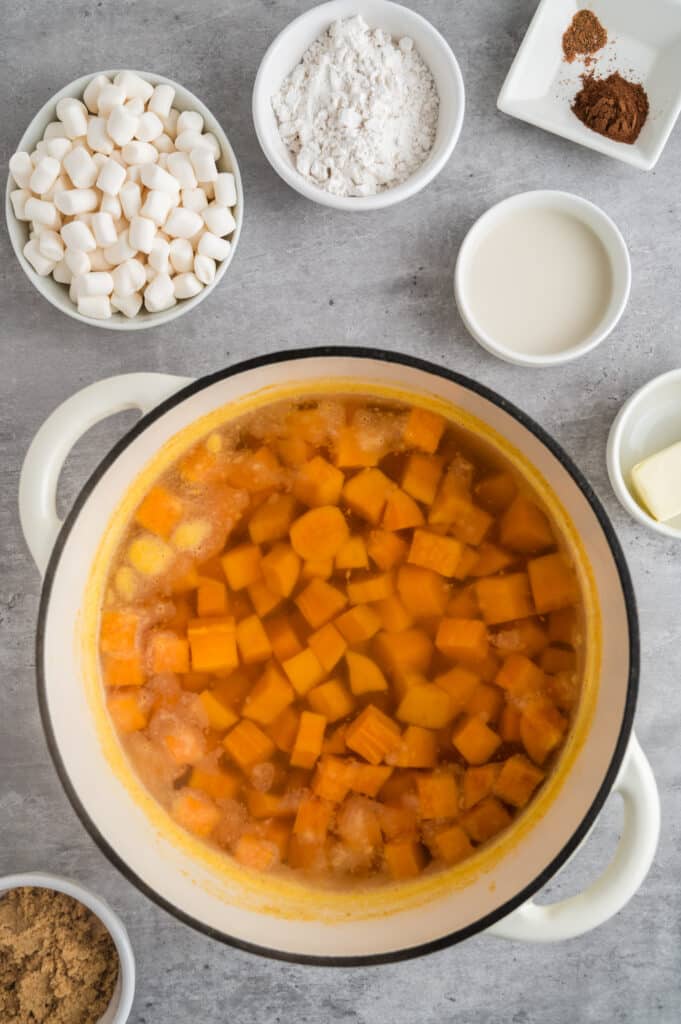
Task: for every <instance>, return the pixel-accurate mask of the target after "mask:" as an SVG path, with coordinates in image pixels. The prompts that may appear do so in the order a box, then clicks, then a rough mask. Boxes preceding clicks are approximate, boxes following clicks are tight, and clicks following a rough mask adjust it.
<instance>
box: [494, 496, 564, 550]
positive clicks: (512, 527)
mask: <svg viewBox="0 0 681 1024" xmlns="http://www.w3.org/2000/svg"><path fill="white" fill-rule="evenodd" d="M499 540H500V541H501V544H502V545H503V546H504V547H506V548H511V549H512V550H513V551H522V552H523V553H524V554H528V555H529V554H533V553H534V552H535V551H543V550H545V549H546V548H552V547H554V545H555V543H556V541H555V539H554V536H553V533H552V531H551V525H550V523H549V521H548V519H547V517H546V515H545V514H544V512H542V510H541V509H540V508H539V506H538V505H535V503H534V502H533V501H531V500H530V499H529V498H526V497H525V496H524V495H523V494H519V495H518V496H517V497H516V498H514V499H513V501H512V502H511V504H510V505H509V507H508V508H507V509H506V511H505V512H504V514H503V516H502V517H501V520H500V522H499Z"/></svg>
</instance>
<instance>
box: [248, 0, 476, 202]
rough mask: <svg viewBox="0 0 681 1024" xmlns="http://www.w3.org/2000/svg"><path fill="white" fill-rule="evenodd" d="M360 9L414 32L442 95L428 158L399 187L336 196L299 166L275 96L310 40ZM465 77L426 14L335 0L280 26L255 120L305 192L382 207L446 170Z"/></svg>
mask: <svg viewBox="0 0 681 1024" xmlns="http://www.w3.org/2000/svg"><path fill="white" fill-rule="evenodd" d="M357 14H360V15H361V16H362V17H363V18H364V20H365V21H366V22H367V24H368V25H369V26H370V27H372V28H382V29H384V30H385V31H386V32H389V33H390V34H391V35H393V36H395V37H399V36H410V37H411V38H412V39H413V40H414V43H415V45H416V48H417V49H418V51H419V53H420V54H421V56H422V57H423V59H424V60H425V62H426V64H427V65H428V67H429V68H430V70H431V72H432V74H433V77H434V79H435V84H436V86H437V90H438V93H439V95H440V116H439V120H438V126H437V134H436V137H435V144H434V146H433V148H432V150H431V152H430V155H429V156H428V158H427V160H426V161H425V163H423V164H422V165H421V167H419V169H418V170H417V171H416V172H415V173H414V174H412V176H411V177H410V178H408V179H407V180H406V181H404V182H403V183H402V184H401V185H397V186H396V187H395V188H390V189H387V190H386V191H385V192H379V193H378V194H377V195H374V196H362V197H357V196H334V195H331V194H330V193H329V192H325V191H324V189H322V188H319V187H318V186H316V185H313V184H312V182H310V181H308V180H307V178H304V177H303V175H302V174H300V173H299V171H298V170H297V169H296V166H295V163H294V162H293V159H292V157H291V154H290V152H289V150H288V149H287V147H286V145H285V144H284V143H283V142H282V140H281V138H280V135H279V129H278V127H277V119H276V117H275V114H274V111H273V109H272V96H273V95H274V94H275V92H276V91H277V89H278V88H279V86H280V85H281V82H282V81H283V79H284V78H286V76H287V75H288V74H289V73H290V72H291V71H292V70H293V68H294V67H295V66H296V64H298V62H299V61H300V58H301V57H302V56H303V54H304V52H305V50H307V48H308V46H310V44H311V43H313V42H314V41H315V39H318V38H319V36H320V35H322V33H324V32H325V31H326V29H327V28H328V27H329V25H331V24H332V23H333V22H334V21H337V20H338V19H339V18H350V17H352V16H353V15H357ZM463 113H464V88H463V78H462V77H461V71H460V69H459V65H458V63H457V60H456V57H455V56H454V54H453V53H452V51H451V49H450V47H449V44H448V43H447V42H446V40H445V39H444V38H443V37H442V36H441V35H440V33H439V32H438V31H437V29H435V28H434V27H433V26H432V25H431V24H430V22H428V21H426V19H425V18H423V17H422V16H421V15H420V14H417V13H416V12H415V11H412V10H410V9H409V8H408V7H402V6H401V4H395V3H389V2H388V0H332V2H331V3H325V4H320V5H319V6H318V7H313V8H311V10H309V11H307V12H306V13H305V14H301V15H300V17H298V18H296V19H295V20H294V21H292V22H291V24H290V25H288V26H287V27H286V28H285V29H284V30H283V32H280V33H279V35H278V36H277V37H276V39H275V40H274V42H273V43H272V44H271V46H270V47H269V49H268V50H267V52H266V54H265V56H264V57H263V59H262V62H261V64H260V67H259V69H258V74H257V76H256V79H255V85H254V87H253V123H254V125H255V131H256V134H257V136H258V141H259V142H260V145H261V146H262V150H263V153H264V154H265V156H266V157H267V159H268V160H269V162H270V163H271V165H272V167H273V168H274V170H275V171H276V172H277V174H279V175H280V177H282V178H283V179H284V181H286V182H287V183H288V184H289V185H290V186H291V188H294V189H295V190H296V191H297V192H300V194H301V195H303V196H306V197H307V198H308V199H312V200H313V202H315V203H322V205H324V206H333V207H334V208H335V209H337V210H352V211H361V210H380V209H383V208H385V207H386V206H392V205H393V204H394V203H401V202H402V200H403V199H409V197H410V196H413V195H415V194H416V193H417V192H420V191H421V189H422V188H425V186H426V185H427V184H428V183H429V182H431V181H432V180H433V178H434V177H435V176H436V175H437V174H439V173H440V171H441V170H442V168H443V167H444V165H445V164H446V163H447V161H448V160H449V157H450V156H451V154H452V150H453V149H454V146H455V145H456V143H457V140H458V138H459V134H460V132H461V125H462V124H463Z"/></svg>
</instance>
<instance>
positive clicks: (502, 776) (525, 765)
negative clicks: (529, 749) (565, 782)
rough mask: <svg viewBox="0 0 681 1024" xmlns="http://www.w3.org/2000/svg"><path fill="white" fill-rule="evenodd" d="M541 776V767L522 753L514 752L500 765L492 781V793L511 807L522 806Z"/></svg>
mask: <svg viewBox="0 0 681 1024" xmlns="http://www.w3.org/2000/svg"><path fill="white" fill-rule="evenodd" d="M543 778H544V772H543V771H542V770H541V768H537V766H536V765H534V764H532V762H531V761H528V759H527V758H526V757H524V755H523V754H514V755H513V757H509V759H508V760H507V761H504V763H503V765H502V766H501V771H500V772H499V775H498V777H497V779H496V780H495V783H494V794H495V796H498V797H499V798H500V799H501V800H503V801H504V803H506V804H510V805H511V807H518V808H520V807H524V806H525V804H527V803H528V802H529V800H530V797H531V796H532V794H533V793H534V791H535V789H536V788H537V786H538V785H539V784H540V782H542V780H543Z"/></svg>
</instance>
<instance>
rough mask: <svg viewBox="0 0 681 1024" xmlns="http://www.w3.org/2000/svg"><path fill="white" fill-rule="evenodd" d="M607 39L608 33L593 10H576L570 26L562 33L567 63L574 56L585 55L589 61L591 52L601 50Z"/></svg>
mask: <svg viewBox="0 0 681 1024" xmlns="http://www.w3.org/2000/svg"><path fill="white" fill-rule="evenodd" d="M607 41H608V33H607V32H606V31H605V29H604V28H603V26H602V25H601V23H600V21H599V20H598V18H597V17H596V15H595V14H594V13H593V11H587V10H583V11H577V13H576V14H575V16H574V18H573V19H572V21H571V22H570V26H569V28H568V29H566V31H565V32H564V33H563V53H564V54H565V60H566V61H568V63H569V64H571V63H572V62H573V60H574V59H575V57H585V58H586V60H585V63H586V64H589V63H590V62H591V54H593V53H597V52H598V50H601V49H602V48H603V47H604V46H605V44H606V43H607Z"/></svg>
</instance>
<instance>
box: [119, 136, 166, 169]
mask: <svg viewBox="0 0 681 1024" xmlns="http://www.w3.org/2000/svg"><path fill="white" fill-rule="evenodd" d="M121 156H122V157H123V160H124V161H125V163H126V164H155V163H156V161H157V160H158V150H157V149H156V147H155V146H152V145H151V143H150V142H137V141H135V142H128V143H127V145H125V146H123V149H122V150H121Z"/></svg>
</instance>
